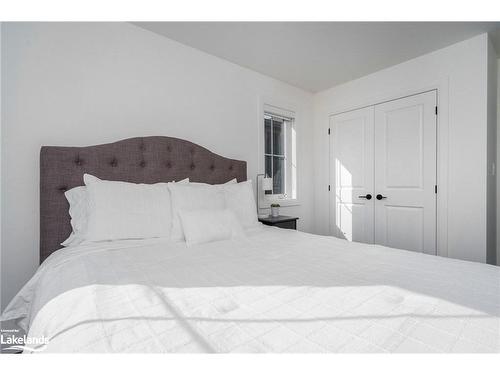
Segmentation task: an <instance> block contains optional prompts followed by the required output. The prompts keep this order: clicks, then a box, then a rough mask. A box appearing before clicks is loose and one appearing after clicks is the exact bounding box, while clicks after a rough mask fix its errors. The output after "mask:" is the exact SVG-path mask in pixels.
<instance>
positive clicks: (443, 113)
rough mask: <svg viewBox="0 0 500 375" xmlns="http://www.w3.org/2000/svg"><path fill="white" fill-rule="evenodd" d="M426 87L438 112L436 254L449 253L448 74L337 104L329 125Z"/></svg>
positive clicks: (331, 200) (331, 204)
mask: <svg viewBox="0 0 500 375" xmlns="http://www.w3.org/2000/svg"><path fill="white" fill-rule="evenodd" d="M429 91H436V105H437V106H438V114H437V116H436V127H437V130H436V147H437V153H436V181H437V185H438V194H437V196H436V255H439V256H444V257H447V256H448V137H449V129H448V127H449V107H448V106H449V78H448V77H445V78H444V79H442V80H440V81H437V82H435V83H433V84H430V85H426V86H422V87H417V88H414V89H409V90H401V91H394V92H393V93H392V94H380V95H378V96H377V95H375V96H374V97H373V98H372V99H370V100H368V101H365V102H361V103H357V104H354V105H349V106H344V107H339V108H336V109H334V110H331V111H329V113H328V121H327V123H328V128H330V121H331V117H332V116H335V115H338V114H341V113H344V112H349V111H353V110H356V109H361V108H365V107H370V106H375V105H377V104H381V103H384V102H389V101H393V100H397V99H401V98H405V97H408V96H413V95H418V94H422V93H425V92H429ZM332 139H333V137H331V136H329V137H328V183H329V186H330V187H333V186H334V183H335V171H334V170H333V169H334V168H335V165H334V163H332V157H333V141H332ZM334 193H335V189H333V188H330V191H329V194H328V196H329V204H328V207H329V216H328V219H329V225H328V228H329V234H330V235H333V234H334V226H335V207H334V204H335V197H334Z"/></svg>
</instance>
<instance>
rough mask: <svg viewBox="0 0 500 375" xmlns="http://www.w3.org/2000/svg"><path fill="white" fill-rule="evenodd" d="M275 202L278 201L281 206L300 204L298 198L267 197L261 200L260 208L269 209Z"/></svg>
mask: <svg viewBox="0 0 500 375" xmlns="http://www.w3.org/2000/svg"><path fill="white" fill-rule="evenodd" d="M273 203H277V204H279V205H280V206H281V207H292V206H300V201H299V200H298V199H266V200H263V201H261V202H259V209H266V208H267V209H269V208H270V206H271V204H273Z"/></svg>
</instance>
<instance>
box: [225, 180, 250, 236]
mask: <svg viewBox="0 0 500 375" xmlns="http://www.w3.org/2000/svg"><path fill="white" fill-rule="evenodd" d="M223 191H224V199H225V202H226V208H228V209H230V210H231V211H233V212H234V214H235V216H236V218H237V219H238V221H239V222H240V224H241V226H242V227H243V228H249V227H252V226H255V225H257V224H258V219H257V206H256V205H255V197H254V195H253V187H252V181H251V180H248V181H244V182H240V183H238V184H233V185H225V186H224V187H223Z"/></svg>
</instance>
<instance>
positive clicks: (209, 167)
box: [40, 137, 247, 263]
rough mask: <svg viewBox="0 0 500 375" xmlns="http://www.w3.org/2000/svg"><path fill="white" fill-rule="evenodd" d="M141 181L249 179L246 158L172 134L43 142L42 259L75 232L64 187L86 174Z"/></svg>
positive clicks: (80, 181)
mask: <svg viewBox="0 0 500 375" xmlns="http://www.w3.org/2000/svg"><path fill="white" fill-rule="evenodd" d="M84 173H90V174H92V175H94V176H97V177H99V178H101V179H106V180H118V181H128V182H135V183H140V182H142V183H148V184H151V183H156V182H169V181H173V180H176V181H178V180H182V179H184V178H186V177H189V179H190V180H191V181H193V182H205V183H209V184H220V183H224V182H226V181H228V180H230V179H233V178H236V179H237V180H238V182H240V181H245V180H246V178H247V166H246V162H245V161H240V160H232V159H227V158H224V157H222V156H219V155H216V154H214V153H213V152H210V151H209V150H207V149H206V148H203V147H201V146H198V145H196V144H194V143H191V142H188V141H185V140H182V139H178V138H171V137H142V138H130V139H125V140H122V141H118V142H114V143H108V144H103V145H97V146H88V147H57V146H43V147H42V148H41V151H40V263H41V262H43V261H44V260H45V259H46V258H47V257H48V256H49V255H50V254H52V253H53V252H54V251H56V250H58V249H60V248H61V245H60V243H61V242H63V241H64V240H65V239H66V238H67V237H68V236H69V235H70V233H71V224H70V216H69V213H68V210H69V204H68V202H67V200H66V197H65V196H64V192H65V191H66V190H68V189H71V188H73V187H75V186H81V185H83V174H84Z"/></svg>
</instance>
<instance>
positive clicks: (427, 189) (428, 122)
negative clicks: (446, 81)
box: [374, 91, 436, 254]
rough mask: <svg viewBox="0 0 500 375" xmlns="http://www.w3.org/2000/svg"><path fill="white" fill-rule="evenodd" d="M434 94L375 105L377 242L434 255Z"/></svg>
mask: <svg viewBox="0 0 500 375" xmlns="http://www.w3.org/2000/svg"><path fill="white" fill-rule="evenodd" d="M435 106H436V92H435V91H431V92H427V93H423V94H419V95H414V96H410V97H407V98H402V99H398V100H394V101H391V102H387V103H383V104H379V105H376V106H375V133H374V134H375V138H374V141H375V142H374V143H375V154H374V155H375V190H374V194H375V195H377V194H381V195H382V196H384V197H386V198H384V199H382V200H378V199H377V200H376V202H375V243H377V244H380V245H385V246H390V247H396V248H401V249H406V250H413V251H418V252H425V253H428V254H436V194H435V191H434V186H435V184H436V115H435Z"/></svg>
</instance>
